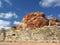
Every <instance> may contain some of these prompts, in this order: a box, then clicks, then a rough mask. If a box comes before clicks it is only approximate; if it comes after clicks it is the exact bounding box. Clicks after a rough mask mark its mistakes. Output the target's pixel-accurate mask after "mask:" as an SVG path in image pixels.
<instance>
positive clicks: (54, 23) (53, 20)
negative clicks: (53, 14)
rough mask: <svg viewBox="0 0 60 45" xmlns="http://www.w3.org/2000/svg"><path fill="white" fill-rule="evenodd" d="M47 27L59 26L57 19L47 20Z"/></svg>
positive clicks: (59, 22)
mask: <svg viewBox="0 0 60 45" xmlns="http://www.w3.org/2000/svg"><path fill="white" fill-rule="evenodd" d="M49 25H50V26H54V25H56V26H60V21H59V20H58V19H57V18H51V19H50V20H49Z"/></svg>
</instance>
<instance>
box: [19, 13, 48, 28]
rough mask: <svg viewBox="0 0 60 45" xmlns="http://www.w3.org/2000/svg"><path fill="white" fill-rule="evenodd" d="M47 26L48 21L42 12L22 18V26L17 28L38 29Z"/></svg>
mask: <svg viewBox="0 0 60 45" xmlns="http://www.w3.org/2000/svg"><path fill="white" fill-rule="evenodd" d="M45 25H48V19H46V18H45V14H44V13H42V12H34V13H30V14H28V15H26V16H24V18H23V20H22V24H21V25H20V26H18V29H19V28H31V29H32V28H39V27H43V26H45Z"/></svg>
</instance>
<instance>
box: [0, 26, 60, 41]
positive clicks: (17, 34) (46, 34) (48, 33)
mask: <svg viewBox="0 0 60 45" xmlns="http://www.w3.org/2000/svg"><path fill="white" fill-rule="evenodd" d="M3 38H4V35H3V32H2V30H1V32H0V41H12V42H13V41H14V42H15V41H33V42H42V41H43V42H44V41H47V42H51V40H52V41H54V40H55V41H56V42H60V27H53V26H52V27H49V26H46V27H42V28H37V29H32V30H30V29H29V30H15V29H13V28H10V29H7V30H6V37H5V38H4V40H3Z"/></svg>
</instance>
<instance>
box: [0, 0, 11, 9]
mask: <svg viewBox="0 0 60 45" xmlns="http://www.w3.org/2000/svg"><path fill="white" fill-rule="evenodd" d="M3 1H4V2H6V3H7V4H8V5H12V3H11V1H10V0H3ZM3 1H2V0H0V8H1V7H3V5H2V4H4V3H3Z"/></svg>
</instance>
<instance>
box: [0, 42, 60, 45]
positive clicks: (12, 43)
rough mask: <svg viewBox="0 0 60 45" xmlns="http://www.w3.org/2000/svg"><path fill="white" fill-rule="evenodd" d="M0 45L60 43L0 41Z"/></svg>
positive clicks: (52, 44) (49, 44) (55, 44)
mask: <svg viewBox="0 0 60 45" xmlns="http://www.w3.org/2000/svg"><path fill="white" fill-rule="evenodd" d="M0 45H60V43H37V42H0Z"/></svg>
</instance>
